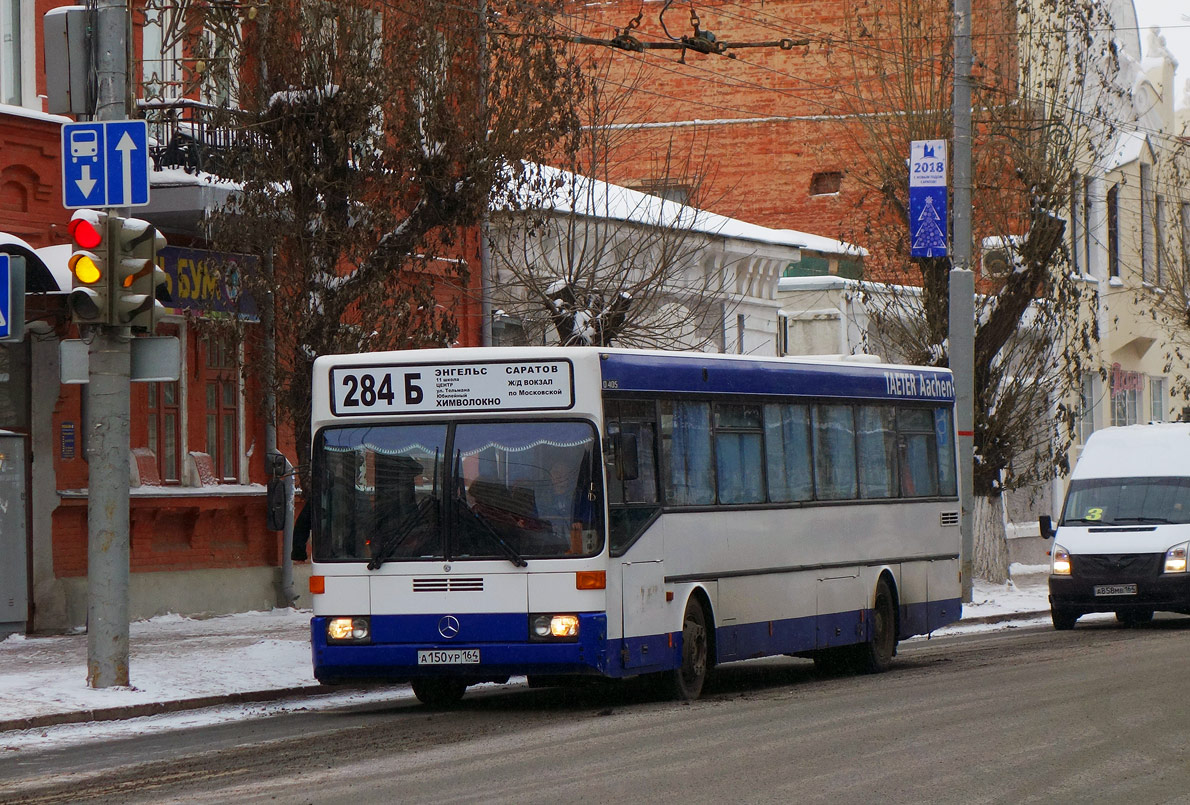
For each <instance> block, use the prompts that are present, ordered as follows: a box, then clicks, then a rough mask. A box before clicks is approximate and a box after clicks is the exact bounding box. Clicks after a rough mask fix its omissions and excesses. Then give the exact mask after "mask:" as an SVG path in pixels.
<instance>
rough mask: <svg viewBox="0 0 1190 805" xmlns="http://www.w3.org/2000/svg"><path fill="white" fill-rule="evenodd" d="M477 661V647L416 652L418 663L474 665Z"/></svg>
mask: <svg viewBox="0 0 1190 805" xmlns="http://www.w3.org/2000/svg"><path fill="white" fill-rule="evenodd" d="M478 662H479V649H477V648H461V649H458V648H452V649H448V650H445V651H419V652H417V664H418V665H474V664H476V663H478Z"/></svg>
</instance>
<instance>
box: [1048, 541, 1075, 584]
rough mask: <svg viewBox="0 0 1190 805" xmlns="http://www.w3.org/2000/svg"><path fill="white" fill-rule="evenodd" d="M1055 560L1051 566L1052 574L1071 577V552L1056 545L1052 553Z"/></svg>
mask: <svg viewBox="0 0 1190 805" xmlns="http://www.w3.org/2000/svg"><path fill="white" fill-rule="evenodd" d="M1050 553H1051V554H1052V555H1053V557H1054V560H1053V563H1052V564H1051V565H1050V573H1053V574H1054V575H1055V576H1069V575H1070V552H1069V551H1068V550H1066V549H1065V548H1063V547H1062V546H1061V545H1054V549H1053V550H1052V551H1050Z"/></svg>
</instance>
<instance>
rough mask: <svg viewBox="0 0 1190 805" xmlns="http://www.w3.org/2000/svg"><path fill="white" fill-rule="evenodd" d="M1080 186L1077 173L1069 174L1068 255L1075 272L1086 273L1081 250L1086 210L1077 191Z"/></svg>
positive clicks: (1085, 263) (1083, 253) (1084, 258)
mask: <svg viewBox="0 0 1190 805" xmlns="http://www.w3.org/2000/svg"><path fill="white" fill-rule="evenodd" d="M1081 186H1082V180H1081V177H1079V175H1078V174H1077V173H1072V174H1070V256H1071V259H1073V261H1074V271H1075V273H1076V274H1086V273H1088V270H1087V255H1086V252H1085V251H1083V238H1082V231H1083V223H1084V219H1085V216H1086V210H1085V208H1084V207H1083V198H1082V195H1081V193H1080V192H1079V191H1080V189H1081Z"/></svg>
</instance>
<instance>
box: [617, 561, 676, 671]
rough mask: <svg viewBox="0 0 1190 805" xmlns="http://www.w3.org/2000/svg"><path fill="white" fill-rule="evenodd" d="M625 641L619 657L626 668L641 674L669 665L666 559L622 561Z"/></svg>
mask: <svg viewBox="0 0 1190 805" xmlns="http://www.w3.org/2000/svg"><path fill="white" fill-rule="evenodd" d="M620 567H621V586H622V590H623V602H624V603H623V606H622V611H623V615H624V642H623V644H622V646H621V649H620V657H621V660H622V661H623V665H624V668H625V669H631V670H632V671H633V672H638V673H644V672H646V671H649V670H652V667H653V666H656V670H662V669H665V668H668V667H669V666H670V664H671V663H670V659H671V658H670V652H669V650H668V646H669V636H668V632H667V628H668V627H667V624H666V620H665V616H666V612H667V608H666V602H665V562H664V561H662V560H660V559H657V560H653V561H645V562H625V563H623V564H622V565H621V566H620Z"/></svg>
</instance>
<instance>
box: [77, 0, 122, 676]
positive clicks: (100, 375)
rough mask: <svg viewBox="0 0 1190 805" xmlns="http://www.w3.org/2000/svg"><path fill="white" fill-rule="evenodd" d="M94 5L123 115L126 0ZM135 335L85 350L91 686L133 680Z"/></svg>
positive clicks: (110, 86) (101, 55) (102, 96)
mask: <svg viewBox="0 0 1190 805" xmlns="http://www.w3.org/2000/svg"><path fill="white" fill-rule="evenodd" d="M96 5H97V7H96V19H95V34H94V39H93V42H94V59H95V75H96V78H97V80H98V88H97V90H98V91H97V97H96V113H95V117H96V119H97V120H124V119H126V118H128V117H129V104H130V99H129V95H128V19H129V18H128V7H127V4H126V2H125V0H98V3H97V4H96ZM119 212H121V213H123V212H125V211H123V210H121V211H119ZM110 246H111V243H110V239H109V247H110ZM84 337H86V335H84ZM131 337H132V332H131V329H130V328H129V327H121V326H114V325H106V324H103V325H97V326H95V327H94V328H93V329H92V332H91V333H90V338H91V340H90V347H89V350H88V358H89V360H90V369H89V377H88V384H87V390H86V392H85V393H86V394H87V395H88V406H87V408H88V418H87V422H86V428H87V463H88V476H89V477H88V481H87V487H88V496H87V684H88V685H90V686H91V687H93V688H106V687H112V686H117V685H128V575H129V556H130V547H129V541H130V540H129V516H128V486H129V464H128V460H129V439H130V436H131V428H130V424H129V399H128V398H129V380H130V373H131V372H130V370H131V361H130V358H129V343H130V340H131Z"/></svg>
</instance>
